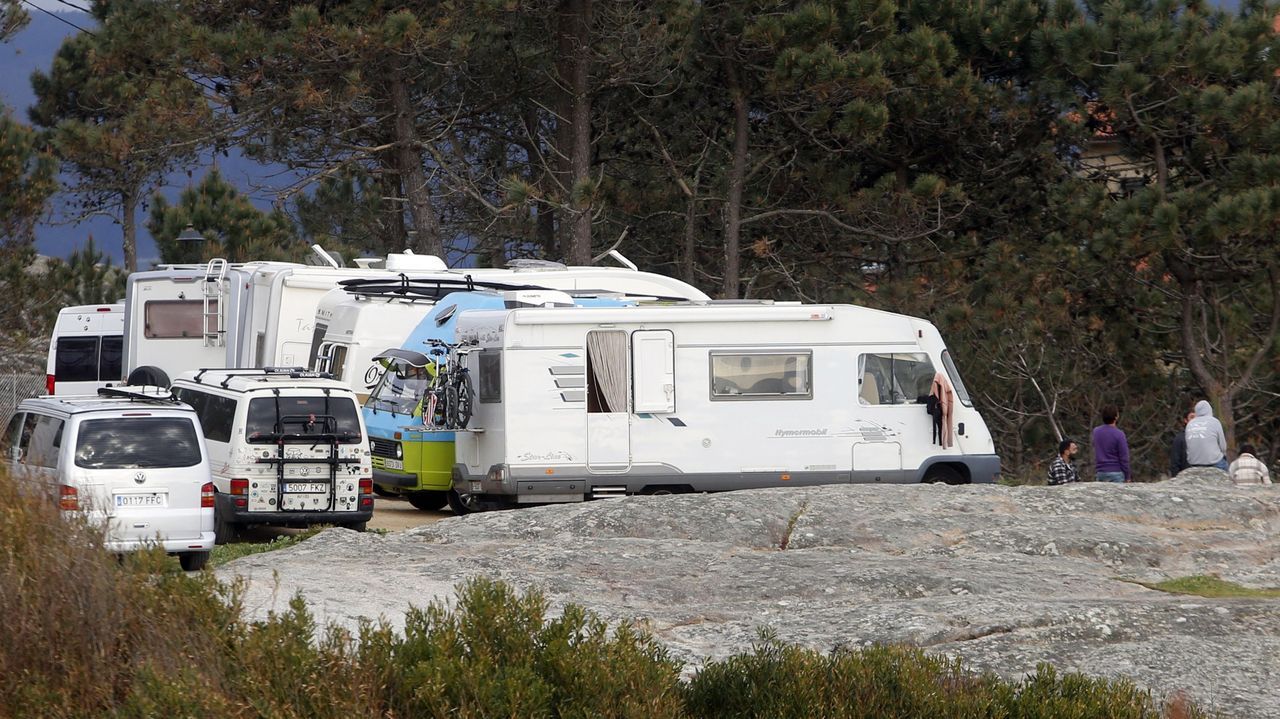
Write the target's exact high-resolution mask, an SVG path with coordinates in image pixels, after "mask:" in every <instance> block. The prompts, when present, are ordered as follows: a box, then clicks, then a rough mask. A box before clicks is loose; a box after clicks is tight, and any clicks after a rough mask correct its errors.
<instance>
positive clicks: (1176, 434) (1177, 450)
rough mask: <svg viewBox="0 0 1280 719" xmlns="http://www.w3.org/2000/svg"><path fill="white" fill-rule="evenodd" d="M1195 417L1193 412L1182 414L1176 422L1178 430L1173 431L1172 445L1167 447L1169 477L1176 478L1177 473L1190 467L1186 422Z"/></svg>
mask: <svg viewBox="0 0 1280 719" xmlns="http://www.w3.org/2000/svg"><path fill="white" fill-rule="evenodd" d="M1195 416H1196V413H1195V410H1191V411H1189V412H1186V413H1185V414H1183V415H1182V418H1181V419H1180V420H1179V421H1178V428H1177V429H1175V430H1174V431H1173V443H1172V444H1171V445H1170V446H1169V476H1170V477H1176V476H1178V473H1179V472H1181V471H1182V470H1184V469H1186V468H1187V467H1190V466H1191V463H1190V462H1188V461H1187V422H1190V421H1191V420H1192V418H1194V417H1195Z"/></svg>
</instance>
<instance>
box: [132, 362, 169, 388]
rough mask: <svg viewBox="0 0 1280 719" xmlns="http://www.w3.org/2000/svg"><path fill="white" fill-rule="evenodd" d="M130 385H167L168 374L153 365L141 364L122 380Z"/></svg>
mask: <svg viewBox="0 0 1280 719" xmlns="http://www.w3.org/2000/svg"><path fill="white" fill-rule="evenodd" d="M124 383H125V384H126V385H129V386H130V387H137V386H139V385H146V386H148V387H168V386H169V374H168V373H167V372H165V371H164V370H162V369H160V368H159V367H156V366H154V365H143V366H141V367H138V368H137V369H135V370H133V371H132V372H130V373H129V377H128V378H127V379H125V382H124Z"/></svg>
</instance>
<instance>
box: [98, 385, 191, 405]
mask: <svg viewBox="0 0 1280 719" xmlns="http://www.w3.org/2000/svg"><path fill="white" fill-rule="evenodd" d="M155 389H156V392H154V393H148V392H147V391H146V390H145V389H131V388H128V387H99V388H98V396H99V397H110V398H113V399H127V400H129V401H131V402H156V403H163V404H175V403H177V401H178V400H177V399H176V398H174V396H173V394H172V393H171V392H170V391H169V390H167V389H165V388H163V387H156V388H155ZM162 392H163V394H162Z"/></svg>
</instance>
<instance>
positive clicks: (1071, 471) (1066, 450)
mask: <svg viewBox="0 0 1280 719" xmlns="http://www.w3.org/2000/svg"><path fill="white" fill-rule="evenodd" d="M1079 451H1080V445H1078V444H1076V443H1075V442H1072V441H1071V440H1069V439H1064V440H1062V441H1061V442H1059V443H1058V456H1057V457H1054V458H1053V462H1051V463H1050V464H1049V484H1050V485H1059V484H1071V483H1072V482H1079V481H1080V475H1079V474H1078V473H1077V472H1076V466H1075V465H1074V464H1072V463H1071V459H1072V458H1073V457H1075V456H1076V453H1077V452H1079Z"/></svg>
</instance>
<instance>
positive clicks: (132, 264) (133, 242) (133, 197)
mask: <svg viewBox="0 0 1280 719" xmlns="http://www.w3.org/2000/svg"><path fill="white" fill-rule="evenodd" d="M139 194H140V193H139V191H138V188H137V187H127V188H125V189H124V190H122V191H121V192H120V227H121V229H122V230H123V231H124V233H123V234H124V237H123V238H122V240H121V245H122V247H123V249H124V266H125V271H127V272H130V273H132V272H137V271H138V223H137V219H136V217H135V215H137V213H138V195H139Z"/></svg>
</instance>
